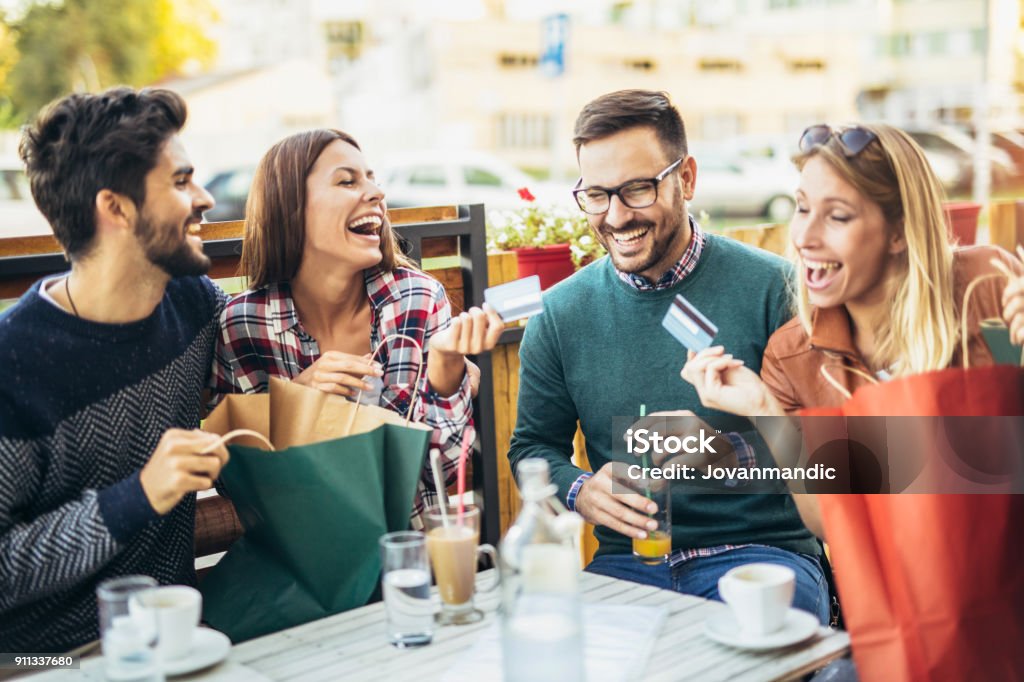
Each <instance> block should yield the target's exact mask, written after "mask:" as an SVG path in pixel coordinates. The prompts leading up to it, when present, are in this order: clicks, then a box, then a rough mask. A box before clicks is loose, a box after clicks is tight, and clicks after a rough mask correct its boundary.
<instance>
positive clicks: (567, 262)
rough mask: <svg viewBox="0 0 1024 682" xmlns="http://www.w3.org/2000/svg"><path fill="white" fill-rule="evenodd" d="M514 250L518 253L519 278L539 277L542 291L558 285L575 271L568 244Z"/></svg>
mask: <svg viewBox="0 0 1024 682" xmlns="http://www.w3.org/2000/svg"><path fill="white" fill-rule="evenodd" d="M512 250H513V251H515V253H516V261H517V263H518V265H519V277H520V278H523V277H529V276H530V275H539V276H540V287H541V289H547V288H548V287H550V286H552V285H554V284H557V283H558V282H560V281H562V280H563V279H565V278H566V277H568V276H569V275H571V274H572V273H573V272H574V271H575V268H574V267H573V264H572V252H571V251H569V245H568V244H549V245H548V246H533V247H525V248H520V249H512Z"/></svg>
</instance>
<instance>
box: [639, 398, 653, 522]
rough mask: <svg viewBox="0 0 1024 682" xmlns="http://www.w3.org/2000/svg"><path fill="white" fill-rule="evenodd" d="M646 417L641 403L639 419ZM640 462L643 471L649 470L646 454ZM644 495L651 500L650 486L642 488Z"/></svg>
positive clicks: (644, 407) (644, 406)
mask: <svg viewBox="0 0 1024 682" xmlns="http://www.w3.org/2000/svg"><path fill="white" fill-rule="evenodd" d="M646 416H647V405H644V404H642V403H641V405H640V417H641V418H642V417H646ZM640 461H641V462H642V463H643V467H644V469H649V468H650V466H651V465H650V464H649V463H648V462H647V453H646V452H645V453H643V454H642V455H640ZM644 493H645V494H646V495H647V499H648V500H649V499H651V486H650V485H646V486H644ZM648 516H650V514H648Z"/></svg>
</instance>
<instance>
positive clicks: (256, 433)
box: [202, 429, 275, 455]
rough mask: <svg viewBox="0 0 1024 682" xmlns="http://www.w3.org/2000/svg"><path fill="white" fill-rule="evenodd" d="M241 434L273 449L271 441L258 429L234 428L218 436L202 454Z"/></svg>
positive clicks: (239, 436) (206, 453)
mask: <svg viewBox="0 0 1024 682" xmlns="http://www.w3.org/2000/svg"><path fill="white" fill-rule="evenodd" d="M242 436H252V437H253V438H255V439H256V440H258V441H260V442H262V443H263V444H264V445H266V446H267V447H268V448H270V449H271V450H274V449H275V448H274V444H273V443H271V442H270V441H269V440H268V439H267V437H266V436H264V435H263V434H262V433H260V432H259V431H253V430H252V429H235V430H234V431H228V432H227V433H225V434H224V435H223V436H221V437H220V438H218V439H217V442H216V443H214V444H213V445H211V446H210V447H208V448H207V449H205V450H203V452H202V454H204V455H208V454H210V453H211V452H213V451H214V450H216V449H217V448H219V447H220V446H221V445H224V444H225V443H227V442H228V441H231V440H234V439H235V438H241V437H242Z"/></svg>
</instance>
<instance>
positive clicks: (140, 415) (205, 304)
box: [0, 277, 225, 652]
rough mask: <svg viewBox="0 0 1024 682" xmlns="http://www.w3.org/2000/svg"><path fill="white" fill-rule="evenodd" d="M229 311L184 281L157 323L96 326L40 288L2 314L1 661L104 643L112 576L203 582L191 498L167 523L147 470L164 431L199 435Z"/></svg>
mask: <svg viewBox="0 0 1024 682" xmlns="http://www.w3.org/2000/svg"><path fill="white" fill-rule="evenodd" d="M224 301H225V296H224V294H223V293H222V292H221V291H220V289H218V288H217V287H216V285H214V284H213V283H212V282H211V281H210V280H209V279H207V278H205V277H203V278H194V277H193V278H179V279H175V280H172V281H171V282H170V283H169V284H168V286H167V290H166V292H165V293H164V297H163V300H162V301H161V302H160V304H159V305H158V306H157V308H156V310H154V311H153V313H152V314H151V315H150V316H149V317H147V318H145V319H143V320H140V321H138V322H132V323H129V324H99V323H95V322H89V321H86V320H82V319H80V318H77V317H75V316H73V315H70V314H68V313H66V312H64V311H63V310H61V309H59V308H57V307H56V306H54V305H53V304H52V303H51V302H49V301H47V300H45V299H43V298H42V297H41V296H40V294H39V284H38V283H37V284H36V285H34V286H33V287H32V289H31V290H30V291H28V292H27V293H26V294H25V295H24V296H23V297H22V298H21V300H20V301H18V303H17V304H16V305H15V306H14V307H13V308H11V309H10V310H8V311H6V312H5V313H4V314H3V315H0V651H8V652H13V651H25V652H31V651H36V652H39V651H51V652H57V651H64V650H67V649H70V648H72V647H75V646H77V645H80V644H82V643H84V642H87V641H89V640H92V639H95V638H96V637H97V629H98V628H97V615H96V597H95V589H96V585H97V584H98V583H100V582H101V581H103V580H105V579H107V578H110V577H112V576H118V575H127V574H136V573H141V574H145V575H151V576H153V577H155V578H156V579H157V580H159V581H160V582H161V583H165V584H166V583H186V584H189V583H194V581H195V571H194V569H193V548H192V543H193V524H194V514H195V496H194V495H189V496H187V497H186V498H185V499H184V500H183V501H182V502H181V503H180V504H179V505H178V506H177V507H175V508H174V510H172V511H171V512H170V513H169V514H167V515H166V516H163V517H159V516H158V515H157V514H156V513H155V512H154V510H153V509H152V507H151V506H150V504H149V502H148V500H147V499H146V497H145V493H144V492H143V490H142V486H141V484H140V483H139V471H140V470H141V469H142V467H143V465H145V463H146V462H147V461H148V460H149V457H150V455H151V454H152V452H153V450H154V449H155V448H156V445H157V443H158V442H159V440H160V437H161V436H162V435H163V433H164V431H166V430H167V429H169V428H197V427H198V426H199V416H200V413H199V409H200V394H201V391H202V389H203V387H204V385H205V383H206V379H207V376H208V373H209V369H210V366H211V359H212V351H213V344H214V339H215V338H216V333H217V329H218V318H219V316H220V312H221V310H222V308H223V306H224Z"/></svg>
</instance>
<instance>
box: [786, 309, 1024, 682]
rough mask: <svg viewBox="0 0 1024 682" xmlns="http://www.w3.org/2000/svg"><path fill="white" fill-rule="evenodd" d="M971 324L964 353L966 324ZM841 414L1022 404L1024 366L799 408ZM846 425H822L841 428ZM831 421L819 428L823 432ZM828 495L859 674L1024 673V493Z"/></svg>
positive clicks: (923, 378)
mask: <svg viewBox="0 0 1024 682" xmlns="http://www.w3.org/2000/svg"><path fill="white" fill-rule="evenodd" d="M965 308H966V302H965ZM964 318H965V319H966V314H965V315H964ZM962 336H963V349H962V353H963V357H964V358H965V359H966V358H968V354H967V348H966V345H967V344H966V340H967V334H966V329H964V330H963V334H962ZM965 364H966V363H965ZM837 414H841V415H843V416H844V417H881V416H891V415H906V416H912V417H952V416H965V417H985V416H1003V417H1008V416H1022V415H1024V369H1021V368H1015V367H1010V366H1006V365H997V366H988V367H979V368H964V369H960V368H952V369H946V370H942V371H936V372H928V373H925V374H919V375H914V376H908V377H903V378H899V379H895V380H892V381H888V382H885V383H877V384H873V385H868V386H863V387H861V388H859V389H858V390H857V391H855V392H854V393H853V395H852V396H849V398H848V399H847V400H846V401H845V402H844V403H843V404H842V406H841V407H840V408H838V409H832V410H829V409H816V410H809V411H807V414H806V415H805V414H804V413H801V416H812V415H813V417H814V418H813V419H805V420H804V421H805V428H806V424H807V423H808V422H814V421H815V420H820V419H822V418H823V417H822V416H823V415H837ZM853 421H855V420H850V423H853ZM943 421H947V422H948V421H960V423H963V420H943ZM992 421H995V420H992ZM825 423H826V424H828V423H829V422H828V421H826V422H825ZM1004 423H1005V422H1004ZM978 425H979V428H978V431H977V432H976V434H975V435H976V436H977V437H978V439H979V440H978V441H977V442H984V437H985V434H984V430H985V427H984V425H985V420H980V421H979V422H978ZM837 428H838V427H835V426H834V425H832V426H831V427H830V428H827V429H824V431H826V432H831V433H832V434H833V435H834V433H835V432H836V430H837ZM822 430H823V429H822V428H821V427H820V426H819V427H818V429H817V433H816V434H815V433H814V432H813V431H812V433H811V436H812V437H816V438H817V439H818V444H820V443H821V440H822V436H821V432H822ZM806 435H807V434H806V433H805V436H806ZM922 445H923V446H925V447H927V446H926V445H925V444H922ZM808 446H809V447H813V444H811V443H808ZM1003 446H1004V447H1009V448H1011V450H1012V451H1011V453H1009V454H1010V455H1011V457H1009V458H1008V459H1010V460H1013V461H1017V462H1019V458H1020V452H1021V450H1020V448H1021V443H1020V442H1019V441H1018V442H1011V443H1009V444H1008V445H1007V444H1006V443H1005V439H1004V442H1003ZM989 447H993V446H989ZM947 449H948V448H947ZM985 449H986V446H985V445H977V446H975V448H974V452H973V453H970V454H971V455H973V456H975V457H978V458H981V459H982V460H984V459H985V457H986V455H987V454H988V453H986V452H985ZM898 454H899V453H894V455H898ZM1006 459H1007V458H1003V459H1002V461H1005V460H1006ZM982 468H983V467H982ZM819 501H820V505H821V514H822V520H823V522H824V526H825V532H826V534H827V537H828V540H829V544H830V548H831V557H832V564H833V567H834V572H835V576H836V583H837V587H838V590H839V596H840V600H841V602H842V608H843V615H844V618H845V621H846V627H847V629H848V630H849V632H850V638H851V643H852V647H853V657H854V661H855V662H856V665H857V670H858V674H859V676H860V678H861V679H863V680H886V681H889V680H894V681H895V680H958V681H959V680H1019V679H1024V537H1022V536H1024V495H998V494H988V495H981V494H975V495H953V494H946V495H938V494H928V495H920V494H918V495H914V494H889V495H858V494H849V495H821V496H820V497H819Z"/></svg>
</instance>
